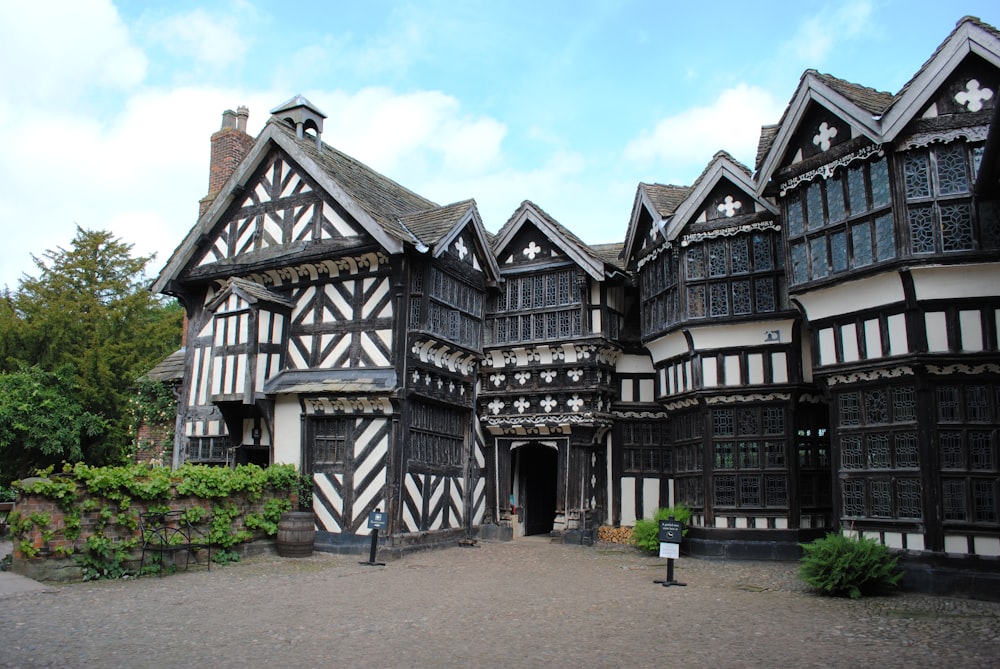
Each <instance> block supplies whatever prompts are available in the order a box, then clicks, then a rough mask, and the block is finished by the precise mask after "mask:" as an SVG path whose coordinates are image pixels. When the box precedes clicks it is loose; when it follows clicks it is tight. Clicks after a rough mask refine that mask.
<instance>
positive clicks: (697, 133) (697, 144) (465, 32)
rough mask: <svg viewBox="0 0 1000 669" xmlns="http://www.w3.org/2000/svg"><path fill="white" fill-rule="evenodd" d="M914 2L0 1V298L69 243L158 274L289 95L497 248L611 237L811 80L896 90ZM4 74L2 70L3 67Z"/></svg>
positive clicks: (336, 138) (922, 47)
mask: <svg viewBox="0 0 1000 669" xmlns="http://www.w3.org/2000/svg"><path fill="white" fill-rule="evenodd" d="M969 14H971V15H974V16H978V17H980V18H981V19H983V20H984V21H986V22H987V23H991V24H993V25H1000V5H997V3H996V2H995V0H993V1H991V2H985V1H979V0H975V1H968V2H952V3H944V2H935V3H930V2H914V1H913V0H840V1H834V2H811V3H807V2H801V1H800V2H760V3H747V2H727V1H717V2H712V3H707V2H700V3H680V2H675V1H667V0H660V1H659V2H612V1H610V0H608V1H605V2H588V1H586V0H576V1H575V2H554V1H553V2H539V1H538V0H535V2H517V1H507V2H496V1H495V0H494V1H493V2H477V1H466V2H453V1H440V2H439V1H437V0H427V1H422V2H383V1H380V0H368V2H363V3H357V2H341V1H328V2H296V3H290V2H266V1H252V0H219V1H218V2H188V1H173V2H148V1H140V0H118V1H117V2H111V1H110V0H60V1H43V2H35V3H24V2H21V1H20V0H0V16H3V17H4V20H3V22H2V24H0V63H3V64H4V66H3V67H2V68H0V142H2V146H3V147H4V149H5V151H4V153H3V158H2V159H0V222H2V225H3V229H4V231H5V243H4V244H2V245H0V287H2V286H4V285H7V286H9V287H11V288H14V287H16V285H17V282H18V280H19V279H20V277H21V274H22V273H23V272H27V273H29V274H36V270H35V267H34V264H33V263H32V260H31V255H32V254H34V255H41V254H42V253H43V252H44V251H45V250H47V249H53V248H56V247H65V246H67V245H68V244H69V242H70V240H71V239H72V237H73V234H74V231H75V226H76V225H80V226H81V227H84V228H89V229H106V230H111V231H112V232H113V233H115V234H116V235H117V236H119V237H121V238H122V239H123V240H124V241H126V242H128V243H131V244H134V246H135V252H136V253H142V254H150V253H156V254H157V258H156V259H155V260H154V261H153V262H152V263H151V265H150V271H151V273H153V274H155V273H156V272H158V271H159V269H160V268H161V267H162V266H163V264H164V263H165V262H166V261H167V259H168V258H169V256H170V254H171V253H172V251H173V249H174V248H175V247H176V246H177V244H179V243H180V241H181V240H182V238H183V237H184V235H185V234H186V232H187V231H188V230H189V229H190V228H191V226H192V225H193V224H194V222H195V218H196V216H197V211H198V200H199V199H200V198H201V197H203V196H204V195H205V193H206V190H207V186H208V158H209V142H208V140H209V136H210V135H211V134H212V133H213V132H214V131H216V130H217V129H218V128H219V125H220V122H221V115H222V112H223V111H224V110H225V109H235V108H236V107H237V106H238V105H246V106H247V107H249V109H250V122H249V125H250V128H249V129H250V131H251V132H252V133H254V134H256V132H258V131H259V130H260V128H261V127H262V126H263V124H264V122H265V121H266V119H267V115H268V111H269V110H270V109H272V108H274V107H275V106H277V105H278V104H280V103H282V102H284V101H285V100H287V99H288V98H290V97H292V96H293V95H295V94H299V93H301V94H303V95H305V96H306V97H307V98H309V99H310V100H311V101H312V102H313V103H314V104H315V105H316V106H317V107H319V108H320V109H321V110H322V111H324V112H325V113H326V114H327V115H328V117H329V118H328V119H327V121H326V125H325V128H324V133H323V139H324V141H326V142H327V143H328V144H331V145H333V146H335V147H337V148H338V149H340V150H342V151H345V152H346V153H348V154H350V155H352V156H354V157H355V158H357V159H359V160H361V161H362V162H365V163H367V164H368V165H370V166H371V167H373V168H375V169H377V170H379V171H381V172H383V173H385V174H387V175H388V176H390V177H392V178H393V179H396V180H397V181H399V182H400V183H402V184H403V185H404V186H407V187H409V188H411V189H413V190H415V191H417V192H418V193H420V194H421V195H424V196H425V197H428V198H430V199H432V200H434V201H436V202H438V203H440V204H447V203H450V202H455V201H458V200H462V199H466V198H470V197H472V198H475V199H476V201H477V202H478V204H479V208H480V212H481V213H482V215H483V219H484V222H485V224H486V227H487V228H488V229H489V230H492V231H494V232H496V231H497V230H499V228H500V227H501V226H502V225H503V224H504V222H506V220H507V218H508V217H509V216H510V215H511V214H512V213H513V212H514V210H515V208H516V207H517V206H518V205H519V204H520V202H521V201H523V200H526V199H527V200H532V201H534V202H535V203H536V204H538V205H539V206H541V207H542V208H543V209H545V210H546V211H548V212H549V213H550V214H551V215H553V216H554V217H555V218H556V219H557V220H559V221H560V222H561V223H562V224H563V225H565V226H567V227H568V228H569V229H571V230H573V231H574V232H575V233H576V234H577V235H579V236H580V237H581V238H582V239H583V240H584V241H587V242H590V243H600V242H615V241H623V240H624V237H625V231H626V225H627V222H628V216H629V213H630V209H631V205H632V199H633V197H634V195H635V190H636V186H637V184H638V183H639V182H640V181H644V182H657V183H675V184H690V183H691V181H693V179H694V178H696V177H697V175H698V174H699V173H700V172H701V171H702V169H703V168H704V167H705V165H706V164H707V163H708V161H709V160H710V159H711V157H712V155H713V154H714V153H715V152H716V151H718V150H720V149H725V150H727V151H729V152H730V153H731V154H733V155H734V157H736V158H737V159H738V160H740V161H742V162H744V163H745V164H747V165H748V166H751V167H752V162H753V159H754V152H755V149H756V144H757V136H758V133H759V129H760V126H761V125H762V124H766V123H775V122H777V120H778V118H779V117H780V115H781V112H782V110H783V109H784V107H785V105H786V104H787V103H788V100H789V99H790V97H791V95H792V93H793V92H794V90H795V87H796V85H797V84H798V81H799V77H800V76H801V74H802V72H803V70H805V69H807V68H813V69H817V70H820V71H822V72H827V73H829V74H833V75H835V76H838V77H841V78H843V79H847V80H850V81H853V82H856V83H859V84H863V85H866V86H871V87H874V88H877V89H880V90H885V91H889V92H893V93H894V92H896V91H898V90H899V88H900V87H901V86H902V85H903V84H904V83H905V82H906V81H907V80H908V79H909V78H910V77H911V76H912V75H913V74H914V73H915V72H916V71H917V69H919V67H920V66H921V65H922V64H923V63H924V62H925V61H926V60H927V58H928V57H930V55H931V54H932V52H933V51H934V49H935V48H936V47H937V46H938V45H939V44H940V43H941V42H942V41H943V40H944V38H945V37H946V36H947V35H948V33H949V32H950V31H951V30H952V28H954V26H955V23H956V21H958V19H959V18H961V17H962V16H964V15H969ZM11 64H15V66H11Z"/></svg>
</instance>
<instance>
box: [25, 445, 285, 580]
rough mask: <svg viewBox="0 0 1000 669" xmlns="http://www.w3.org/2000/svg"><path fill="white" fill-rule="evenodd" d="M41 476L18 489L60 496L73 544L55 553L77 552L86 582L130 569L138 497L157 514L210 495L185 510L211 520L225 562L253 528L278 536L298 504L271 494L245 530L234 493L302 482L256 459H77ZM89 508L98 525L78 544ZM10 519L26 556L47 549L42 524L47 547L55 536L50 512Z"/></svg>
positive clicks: (258, 494)
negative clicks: (225, 464)
mask: <svg viewBox="0 0 1000 669" xmlns="http://www.w3.org/2000/svg"><path fill="white" fill-rule="evenodd" d="M38 474H39V477H37V478H33V479H26V480H24V481H18V482H15V483H14V487H15V488H16V489H17V490H19V491H20V492H21V493H22V494H30V495H38V496H41V497H46V498H49V499H51V500H53V501H54V502H55V503H56V505H57V506H58V507H59V509H60V510H61V511H62V512H63V517H64V526H63V528H62V534H63V537H65V538H66V539H67V540H69V541H70V542H72V545H71V546H60V547H57V548H56V549H55V552H56V553H57V554H59V555H63V556H67V557H68V556H70V555H75V556H76V559H77V561H78V562H79V563H80V565H81V567H82V569H83V576H84V579H85V580H91V579H100V578H121V577H123V576H127V575H129V574H130V571H129V569H128V568H127V565H128V563H129V562H130V561H132V560H133V558H132V552H133V551H134V549H135V548H136V547H137V545H138V537H137V535H136V530H137V528H138V525H139V512H138V511H137V510H136V509H135V508H133V502H139V503H140V505H141V507H142V508H145V509H147V510H148V511H150V512H157V511H162V512H166V511H168V510H169V509H170V508H171V506H170V503H171V501H172V500H173V499H174V498H175V496H176V497H194V498H198V499H203V500H205V502H206V504H205V505H204V508H203V507H201V506H192V507H191V508H189V509H187V510H186V511H185V517H186V518H187V519H188V520H189V521H190V522H191V523H192V524H199V523H204V522H208V536H209V540H210V541H211V543H212V544H213V545H215V546H218V547H220V548H221V549H222V550H220V551H218V552H217V553H215V554H214V555H213V561H215V562H218V563H223V564H224V563H226V562H233V561H236V560H238V559H239V555H238V554H237V553H236V552H235V551H233V550H232V549H233V546H235V545H236V544H238V543H242V542H246V541H250V540H251V539H252V538H253V532H254V531H261V532H263V533H265V534H267V535H270V536H273V535H274V534H276V533H277V523H278V520H279V519H280V517H281V514H282V513H283V512H285V511H287V510H289V509H290V508H291V506H292V505H291V502H290V501H289V500H288V499H287V498H284V497H276V498H271V499H267V500H265V501H264V504H263V508H262V511H261V512H260V513H255V512H249V513H246V514H245V516H244V518H243V523H242V526H243V527H244V528H245V529H240V523H239V522H238V520H239V518H240V516H241V515H243V513H244V512H243V510H241V508H240V506H238V505H237V504H236V503H235V502H233V499H234V498H236V497H239V496H242V497H243V498H245V499H246V500H247V501H248V502H250V503H256V502H260V501H261V499H263V496H264V491H265V490H268V489H270V490H273V491H275V492H277V493H279V494H280V493H281V492H284V493H287V494H290V493H291V492H293V490H294V489H296V487H297V485H298V481H299V477H298V473H297V472H296V470H295V467H294V466H292V465H272V466H271V467H268V468H267V469H262V468H261V467H258V466H257V465H252V464H251V465H240V466H237V467H235V468H233V469H227V468H222V467H208V466H204V465H191V464H186V465H184V466H182V467H180V468H178V469H176V470H169V469H166V468H163V467H152V468H150V467H148V466H145V465H126V466H121V467H90V466H88V465H85V464H82V463H78V464H76V465H66V466H64V468H63V471H62V472H61V473H60V474H53V468H52V467H49V468H48V469H46V470H41V471H39V472H38ZM208 508H211V517H209V512H208V510H207V509H208ZM82 514H88V516H89V517H90V518H91V519H92V520H91V522H92V523H93V529H92V531H91V534H90V535H89V536H87V538H86V539H85V540H84V542H83V544H82V547H79V548H78V547H77V546H78V542H77V540H78V539H79V538H80V535H81V532H82V526H83V522H82ZM10 521H11V530H12V533H13V535H14V536H15V537H16V538H17V541H18V548H19V549H20V551H21V553H22V554H23V555H24V556H25V557H29V558H31V557H36V556H37V555H38V554H39V552H40V551H39V549H38V548H37V547H35V546H34V545H32V544H31V542H30V541H28V539H27V535H28V534H29V532H32V531H33V530H35V529H37V530H38V532H39V533H40V534H41V536H42V540H43V541H44V542H45V543H46V545H47V544H48V542H49V541H51V540H52V538H53V536H54V534H55V529H54V528H53V527H52V526H51V525H52V519H51V518H50V517H49V515H48V514H46V513H37V512H36V513H33V514H31V515H29V516H27V517H23V518H22V517H21V515H20V514H18V513H16V512H15V513H13V514H11V519H10Z"/></svg>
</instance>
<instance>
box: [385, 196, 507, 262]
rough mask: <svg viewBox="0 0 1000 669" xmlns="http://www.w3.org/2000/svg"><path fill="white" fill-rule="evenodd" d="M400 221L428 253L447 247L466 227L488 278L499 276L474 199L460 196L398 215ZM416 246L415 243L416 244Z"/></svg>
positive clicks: (438, 251) (433, 253) (436, 253)
mask: <svg viewBox="0 0 1000 669" xmlns="http://www.w3.org/2000/svg"><path fill="white" fill-rule="evenodd" d="M400 224H401V225H402V227H403V228H404V229H406V230H407V231H409V232H410V233H411V234H412V236H413V237H415V238H416V239H418V240H419V242H421V243H423V244H424V245H425V246H427V248H428V249H430V252H431V255H433V256H434V257H438V256H440V255H441V254H443V253H444V252H445V251H447V250H448V245H449V244H451V242H452V241H453V240H454V239H455V237H457V236H458V234H459V233H461V231H462V230H464V229H465V228H466V227H470V224H471V229H472V230H473V235H474V236H475V237H476V242H477V243H478V244H479V246H480V248H481V249H482V256H483V261H484V262H485V263H486V267H485V268H484V271H485V272H486V275H487V277H488V278H490V279H492V280H496V279H498V278H499V277H500V268H499V267H498V266H497V261H496V258H495V257H494V256H493V253H492V252H491V249H492V245H491V239H490V238H489V237H488V235H487V232H486V230H485V229H484V228H483V221H482V218H480V216H479V208H478V207H477V206H476V201H475V200H472V199H469V200H462V201H461V202H455V203H453V204H448V205H445V206H443V207H435V208H433V209H427V210H425V211H420V212H416V213H414V214H410V215H408V216H405V217H403V218H402V219H400ZM418 248H419V247H418Z"/></svg>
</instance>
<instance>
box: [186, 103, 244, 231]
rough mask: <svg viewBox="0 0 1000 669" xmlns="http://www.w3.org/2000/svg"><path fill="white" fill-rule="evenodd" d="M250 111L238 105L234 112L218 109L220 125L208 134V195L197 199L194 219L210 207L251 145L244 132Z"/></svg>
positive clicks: (202, 214)
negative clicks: (209, 157)
mask: <svg viewBox="0 0 1000 669" xmlns="http://www.w3.org/2000/svg"><path fill="white" fill-rule="evenodd" d="M249 116H250V110H248V109H247V108H246V107H243V106H241V107H238V108H237V109H236V111H235V112H234V111H233V110H232V109H227V110H226V111H224V112H222V127H221V128H220V129H219V131H218V132H216V133H215V134H213V135H212V140H211V141H212V158H211V161H210V162H209V166H208V195H206V196H205V197H203V198H202V199H201V202H199V203H198V204H199V208H198V218H201V217H202V216H204V215H205V212H206V211H208V208H209V207H210V206H212V202H214V201H215V198H216V196H217V195H218V194H219V190H220V189H221V188H222V186H223V184H225V183H226V180H227V179H229V177H231V176H232V175H233V172H235V171H236V168H237V167H238V166H239V164H240V162H241V161H242V160H243V158H244V157H246V155H247V153H248V152H249V151H250V147H251V146H253V142H254V139H253V137H251V136H250V135H248V134H247V118H249Z"/></svg>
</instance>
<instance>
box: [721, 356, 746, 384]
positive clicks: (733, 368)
mask: <svg viewBox="0 0 1000 669" xmlns="http://www.w3.org/2000/svg"><path fill="white" fill-rule="evenodd" d="M723 364H724V365H725V366H726V385H727V386H738V385H740V384H742V382H743V379H741V378H740V356H738V355H727V356H726V357H725V358H723Z"/></svg>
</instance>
